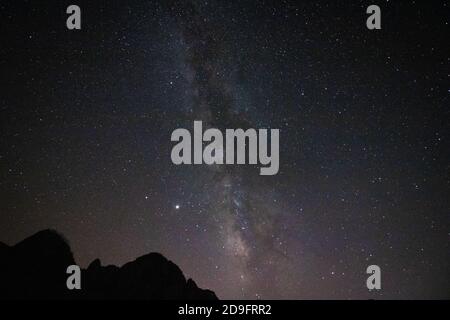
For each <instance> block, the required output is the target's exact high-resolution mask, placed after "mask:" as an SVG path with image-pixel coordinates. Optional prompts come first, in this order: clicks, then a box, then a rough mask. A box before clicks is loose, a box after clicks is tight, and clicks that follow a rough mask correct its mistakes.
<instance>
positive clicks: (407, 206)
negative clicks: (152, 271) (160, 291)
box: [0, 0, 450, 299]
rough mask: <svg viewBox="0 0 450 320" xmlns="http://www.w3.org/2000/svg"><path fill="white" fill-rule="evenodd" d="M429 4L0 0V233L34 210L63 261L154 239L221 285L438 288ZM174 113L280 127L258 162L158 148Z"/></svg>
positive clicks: (325, 289)
mask: <svg viewBox="0 0 450 320" xmlns="http://www.w3.org/2000/svg"><path fill="white" fill-rule="evenodd" d="M372 2H373V3H372ZM70 4H77V5H79V6H80V7H81V12H82V30H79V31H69V30H67V28H66V19H67V16H68V15H67V14H66V8H67V6H68V5H70ZM370 4H378V5H379V6H380V7H381V12H382V30H375V31H370V30H368V29H367V28H366V19H367V17H368V15H367V14H366V8H367V6H368V5H370ZM449 16H450V15H449V4H448V2H447V1H408V2H406V1H382V0H379V1H371V2H368V1H302V2H293V1H253V2H250V1H249V2H246V1H218V0H207V1H170V0H169V1H111V0H109V1H85V0H83V1H81V0H77V1H65V0H64V1H24V0H17V1H12V0H11V1H9V0H8V1H2V2H1V3H0V34H1V45H0V91H1V94H0V123H1V126H0V129H1V137H0V198H1V201H0V241H2V242H5V243H7V244H14V243H16V242H17V241H20V240H21V239H23V238H25V237H27V236H29V235H31V234H33V233H35V232H37V231H38V230H41V229H45V228H54V229H56V230H58V231H59V232H61V233H63V234H64V235H65V237H66V238H67V239H68V241H69V242H70V245H71V247H72V250H73V251H74V254H75V257H76V259H77V261H78V263H79V264H80V265H81V266H83V267H86V266H87V265H88V264H89V263H90V262H91V261H92V260H93V259H95V258H97V257H99V258H100V259H101V260H102V263H103V264H116V265H121V264H123V263H125V262H128V261H130V260H133V259H135V258H136V257H138V256H140V255H143V254H145V253H148V252H151V251H157V252H161V253H162V254H164V255H165V256H166V257H168V258H169V259H171V260H172V261H174V262H175V263H176V264H177V265H178V266H180V268H181V269H182V270H183V272H184V274H185V275H186V276H187V277H192V278H193V279H194V280H195V281H196V282H197V284H198V285H199V286H200V287H204V288H209V289H211V290H214V291H215V292H216V294H217V295H218V297H219V298H222V299H225V298H233V299H242V298H245V299H371V298H374V299H379V298H386V299H418V298H421V299H428V298H450V290H449V288H450V212H449V210H450V165H449V158H450V157H449V156H450V155H449V142H448V138H449V136H448V133H449V130H448V129H449V128H448V123H449V121H448V120H449V94H450V86H449V71H450V69H449V52H450V50H449V49H450V45H449V41H448V40H449V39H450V37H449V29H448V28H449V27H448V18H449ZM194 120H202V121H203V123H204V126H206V127H213V128H219V129H221V130H224V129H225V128H244V129H245V128H269V129H270V128H276V129H280V170H279V172H278V174H277V175H274V176H261V175H259V166H257V165H256V166H255V165H234V166H233V165H231V166H230V165H222V166H207V165H195V166H194V165H181V166H176V165H174V164H173V163H172V162H171V159H170V152H171V149H172V147H173V146H174V144H175V143H174V142H171V141H170V136H171V133H172V132H173V130H175V129H177V128H187V129H189V130H192V128H193V121H194ZM371 264H376V265H379V266H380V268H381V272H382V289H381V290H380V291H377V292H374V291H372V292H369V290H368V289H367V288H366V278H367V275H366V273H365V272H366V268H367V266H369V265H371Z"/></svg>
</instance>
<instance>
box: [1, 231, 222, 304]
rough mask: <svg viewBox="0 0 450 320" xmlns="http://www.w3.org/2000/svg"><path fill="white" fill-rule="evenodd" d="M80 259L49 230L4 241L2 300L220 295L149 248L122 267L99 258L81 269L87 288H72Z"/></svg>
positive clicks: (83, 281) (205, 298) (211, 296)
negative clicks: (69, 286) (104, 263)
mask: <svg viewBox="0 0 450 320" xmlns="http://www.w3.org/2000/svg"><path fill="white" fill-rule="evenodd" d="M74 264H76V262H75V259H74V257H73V253H72V251H71V249H70V246H69V245H68V243H67V241H66V240H65V239H64V238H63V237H62V236H61V235H60V234H59V233H57V232H56V231H53V230H44V231H40V232H38V233H36V234H34V235H32V236H31V237H29V238H27V239H25V240H23V241H21V242H19V243H18V244H16V245H14V246H8V245H6V244H4V243H1V242H0V299H39V300H41V299H44V300H45V299H81V300H83V299H133V300H134V299H137V300H146V299H155V300H162V299H164V300H165V299H167V300H175V299H176V300H215V299H217V296H216V295H215V294H214V292H212V291H210V290H204V289H200V288H199V287H197V285H196V283H195V282H194V281H193V280H192V279H188V280H186V278H185V277H184V275H183V272H182V271H181V270H180V268H179V267H178V266H177V265H176V264H174V263H173V262H172V261H169V260H168V259H166V258H165V257H164V256H163V255H161V254H159V253H149V254H146V255H144V256H141V257H139V258H137V259H136V260H134V261H131V262H128V263H126V264H124V265H123V266H122V267H117V266H102V265H101V262H100V260H99V259H96V260H94V261H93V262H92V263H91V264H90V265H89V266H88V268H87V269H82V270H81V290H69V289H67V287H66V281H67V278H68V277H69V276H70V275H69V274H67V273H66V270H67V267H68V266H69V265H74Z"/></svg>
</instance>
